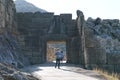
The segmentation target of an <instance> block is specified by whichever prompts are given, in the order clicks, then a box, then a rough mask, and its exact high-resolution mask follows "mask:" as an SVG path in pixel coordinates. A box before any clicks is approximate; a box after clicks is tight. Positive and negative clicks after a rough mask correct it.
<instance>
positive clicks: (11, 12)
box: [0, 0, 29, 67]
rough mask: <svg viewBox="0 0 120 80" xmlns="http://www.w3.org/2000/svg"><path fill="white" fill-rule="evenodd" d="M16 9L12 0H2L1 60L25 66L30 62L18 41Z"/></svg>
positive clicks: (0, 17)
mask: <svg viewBox="0 0 120 80" xmlns="http://www.w3.org/2000/svg"><path fill="white" fill-rule="evenodd" d="M15 11H16V9H15V5H14V3H13V1H12V0H0V62H2V63H7V64H12V65H14V66H16V67H23V66H25V65H27V64H29V63H28V62H27V59H25V58H24V56H23V54H22V51H21V48H20V46H19V43H18V36H19V33H18V31H17V23H16V16H15Z"/></svg>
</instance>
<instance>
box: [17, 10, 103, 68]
mask: <svg viewBox="0 0 120 80" xmlns="http://www.w3.org/2000/svg"><path fill="white" fill-rule="evenodd" d="M77 16H78V17H77V19H76V20H72V15H71V14H60V15H54V14H53V13H39V12H36V13H17V22H18V30H19V32H20V39H19V42H20V44H21V46H22V48H23V53H24V54H25V56H26V57H28V59H29V61H30V63H31V64H40V63H43V62H46V61H47V43H48V42H50V41H52V42H62V41H63V42H65V45H66V55H67V62H68V63H74V64H81V65H83V66H86V67H88V66H90V65H91V64H96V63H104V62H105V60H104V57H103V59H101V58H100V59H99V58H94V59H92V57H93V55H91V53H89V52H90V51H92V50H94V47H95V46H94V44H93V42H92V39H93V37H91V36H88V35H90V34H91V31H89V29H87V30H86V29H85V21H84V15H83V13H82V12H81V11H77ZM85 31H87V33H85ZM86 35H87V36H88V39H90V41H88V39H87V37H86ZM86 41H87V42H86ZM99 50H100V49H99ZM88 53H89V54H88ZM92 53H93V54H96V52H92ZM97 53H98V52H97ZM101 55H102V56H103V55H104V53H102V52H101V53H99V54H98V56H101ZM96 61H97V62H96Z"/></svg>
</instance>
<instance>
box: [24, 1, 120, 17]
mask: <svg viewBox="0 0 120 80" xmlns="http://www.w3.org/2000/svg"><path fill="white" fill-rule="evenodd" d="M26 1H27V2H31V3H33V4H34V5H36V6H37V7H39V8H41V9H44V10H47V11H48V12H54V14H55V15H59V14H61V13H71V14H72V16H73V19H76V10H81V11H82V12H83V13H84V16H85V19H87V18H88V17H92V18H93V19H95V18H97V17H100V18H101V19H120V0H26Z"/></svg>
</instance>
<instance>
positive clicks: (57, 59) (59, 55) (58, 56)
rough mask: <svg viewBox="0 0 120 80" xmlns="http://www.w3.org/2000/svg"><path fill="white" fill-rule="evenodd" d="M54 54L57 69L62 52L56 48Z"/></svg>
mask: <svg viewBox="0 0 120 80" xmlns="http://www.w3.org/2000/svg"><path fill="white" fill-rule="evenodd" d="M55 55H56V63H55V68H56V67H57V66H58V69H60V61H61V59H62V56H63V54H62V53H61V52H60V49H57V50H56V52H55Z"/></svg>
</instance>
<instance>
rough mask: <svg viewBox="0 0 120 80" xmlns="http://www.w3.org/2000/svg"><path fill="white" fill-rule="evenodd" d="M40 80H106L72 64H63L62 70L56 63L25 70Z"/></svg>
mask: <svg viewBox="0 0 120 80" xmlns="http://www.w3.org/2000/svg"><path fill="white" fill-rule="evenodd" d="M23 71H25V72H30V73H31V74H32V75H34V76H35V77H36V78H39V79H40V80H106V79H104V78H103V77H102V76H101V75H100V74H97V73H95V72H93V71H91V70H85V69H82V68H79V67H77V66H75V65H71V64H62V66H61V68H60V69H57V68H55V67H54V63H45V64H41V65H34V66H30V67H27V68H24V69H23Z"/></svg>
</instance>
